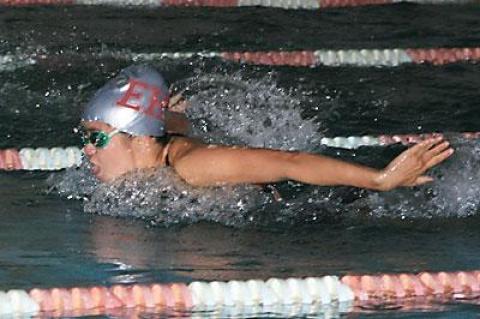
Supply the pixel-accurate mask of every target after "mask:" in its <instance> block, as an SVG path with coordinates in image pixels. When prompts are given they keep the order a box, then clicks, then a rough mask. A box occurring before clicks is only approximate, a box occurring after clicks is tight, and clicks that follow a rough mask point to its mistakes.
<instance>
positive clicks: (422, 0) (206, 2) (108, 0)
mask: <svg viewBox="0 0 480 319" xmlns="http://www.w3.org/2000/svg"><path fill="white" fill-rule="evenodd" d="M399 2H409V3H418V4H447V3H449V4H463V3H470V2H475V1H473V0H472V1H469V0H0V5H3V6H28V5H58V6H59V5H113V6H122V7H128V6H147V7H251V6H257V7H271V8H281V9H304V10H305V9H306V10H317V9H322V8H331V7H357V6H367V5H384V4H394V3H399Z"/></svg>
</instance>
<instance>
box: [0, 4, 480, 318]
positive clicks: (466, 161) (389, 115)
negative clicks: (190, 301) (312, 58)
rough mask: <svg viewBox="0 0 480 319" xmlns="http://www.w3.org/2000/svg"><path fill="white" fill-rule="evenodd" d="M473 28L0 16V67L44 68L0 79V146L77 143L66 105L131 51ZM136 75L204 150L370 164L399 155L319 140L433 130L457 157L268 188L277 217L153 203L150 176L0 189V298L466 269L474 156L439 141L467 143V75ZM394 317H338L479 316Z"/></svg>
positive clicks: (32, 12)
mask: <svg viewBox="0 0 480 319" xmlns="http://www.w3.org/2000/svg"><path fill="white" fill-rule="evenodd" d="M479 15H480V11H479V10H478V5H448V6H447V5H446V6H431V5H410V4H399V5H390V6H378V7H363V8H348V9H328V10H324V11H284V10H277V9H266V8H232V9H229V8H226V9H212V8H183V9H182V8H161V9H159V8H156V9H141V8H136V9H128V8H124V9H122V8H118V7H115V8H112V7H75V6H72V7H64V8H53V7H29V8H8V9H6V8H2V9H0V21H1V22H0V23H1V25H2V27H1V28H0V54H2V55H7V54H8V55H13V56H16V57H19V58H20V57H22V56H32V57H40V56H42V58H41V59H39V61H40V62H39V63H37V64H34V65H24V64H22V63H17V64H15V63H13V62H12V63H6V64H5V63H4V64H0V118H1V121H0V148H7V147H16V148H22V147H40V146H44V147H53V146H70V145H78V144H79V139H78V136H76V135H75V133H74V129H73V128H74V127H76V126H77V125H78V122H79V120H78V118H79V113H80V109H81V105H82V104H83V103H85V102H86V101H87V100H88V99H89V97H90V96H91V95H92V94H93V92H94V91H95V90H96V88H98V87H99V86H100V85H102V83H103V82H104V81H105V80H106V79H107V78H108V77H110V76H112V75H113V74H114V73H115V72H117V71H118V70H119V69H120V68H122V67H125V66H127V65H129V64H131V63H132V61H131V60H129V58H128V57H129V56H130V55H129V53H131V52H137V53H151V52H175V51H179V52H185V51H194V52H196V51H203V50H212V51H220V50H225V51H227V50H228V51H233V50H252V51H255V50H280V49H282V50H298V49H312V50H313V49H324V48H325V49H363V48H395V47H402V48H423V47H462V46H469V47H476V46H478V44H479V43H480V38H479V37H480V32H479V31H480V30H478V29H479V28H480V26H479V24H478V23H476V21H478V18H479V17H480V16H479ZM446 21H448V23H446ZM101 53H108V54H104V55H101ZM20 60H21V59H20ZM140 62H142V61H140ZM147 62H149V63H151V64H153V65H154V66H156V67H157V68H158V69H160V70H162V71H163V72H164V73H165V75H166V76H167V78H169V79H170V81H171V83H173V86H174V87H175V89H177V90H185V96H186V97H187V98H188V100H189V101H190V104H191V107H190V109H189V110H187V115H188V116H189V118H190V119H191V120H192V121H193V123H194V125H195V130H194V134H196V135H197V136H200V137H201V138H203V139H205V140H206V141H211V142H223V143H230V144H237V143H239V144H248V145H252V146H267V147H274V148H281V149H299V150H305V151H311V152H322V153H324V154H328V155H332V156H339V157H342V158H344V159H346V160H351V161H357V162H361V163H365V164H369V165H372V166H377V167H381V166H382V165H385V164H386V163H387V162H388V160H389V159H391V158H392V156H394V155H396V154H398V153H399V152H400V151H402V150H403V148H402V147H401V146H393V147H388V148H384V147H373V148H372V147H370V148H361V149H359V150H356V151H346V150H339V149H329V148H325V147H322V146H321V145H320V143H319V141H320V138H321V137H323V136H339V135H340V136H347V135H364V134H370V135H379V134H394V133H421V132H432V131H442V132H452V133H451V134H450V135H449V136H450V139H451V141H452V143H453V145H454V146H455V148H456V150H457V152H456V154H455V155H454V156H453V157H452V158H451V159H449V160H448V162H447V163H445V164H443V165H441V166H440V167H438V168H436V169H435V170H433V171H432V174H433V176H435V177H436V181H435V182H434V183H433V184H431V185H428V186H424V187H418V188H415V189H403V190H398V191H393V192H390V193H375V192H369V191H362V190H358V189H354V188H349V187H337V188H329V187H312V186H305V185H299V184H297V183H279V184H277V185H275V187H276V188H277V189H278V190H279V192H280V193H281V194H282V196H283V197H284V200H283V201H282V202H280V203H278V202H275V201H273V200H272V198H271V196H270V194H269V193H268V192H262V191H261V190H259V189H257V188H254V187H240V188H234V189H230V188H223V189H209V190H205V191H199V190H196V189H192V188H189V187H188V186H186V185H181V183H180V182H179V185H180V186H178V187H177V188H175V189H166V187H167V186H168V184H169V183H170V182H171V181H173V180H175V177H174V176H173V175H172V174H171V172H168V171H161V172H158V173H155V174H153V175H151V174H150V175H148V176H143V177H142V176H140V177H141V178H140V177H139V176H135V175H134V176H130V181H133V180H135V179H136V178H140V180H143V182H144V183H139V184H135V186H132V185H133V184H132V183H133V182H132V183H128V182H126V183H123V184H120V185H114V186H112V187H107V186H102V185H98V184H97V183H96V181H95V180H94V179H93V178H92V177H91V176H89V174H88V169H87V168H85V167H82V168H80V169H69V170H66V171H63V172H56V173H46V172H1V173H0V179H1V181H2V183H1V184H0V194H1V195H0V198H2V205H1V206H0V215H1V218H2V222H1V223H0V237H1V241H0V245H1V250H0V265H1V267H0V283H1V288H2V289H10V288H23V289H29V288H32V287H58V286H61V287H64V286H85V285H93V284H102V285H111V284H114V283H138V282H139V283H151V282H190V281H193V280H231V279H239V280H243V279H251V278H260V279H267V278H269V277H281V278H286V277H293V276H297V277H305V276H321V275H344V274H349V273H356V274H357V273H379V272H381V273H385V272H389V273H396V272H419V271H454V270H473V269H479V268H480V257H479V255H478V242H479V240H480V234H479V232H478V229H479V226H480V217H479V214H478V210H479V209H478V207H479V203H480V199H479V198H478V195H477V194H478V193H479V191H480V187H479V186H478V180H480V175H479V174H480V173H479V172H480V170H479V169H478V168H479V167H478V166H479V165H480V164H479V163H480V161H479V158H478V157H479V156H480V153H479V145H478V143H477V142H475V141H465V140H463V139H461V138H460V137H459V136H458V134H455V132H463V131H476V130H478V123H479V121H480V117H479V113H478V106H477V105H478V104H479V102H480V98H479V97H478V86H479V85H480V77H478V74H479V72H480V66H479V65H478V64H475V63H456V64H452V65H446V66H431V65H405V66H400V67H382V68H375V67H368V68H360V67H315V68H296V67H270V66H253V65H240V64H237V63H233V62H224V61H221V60H218V59H212V60H210V59H201V58H198V57H193V58H191V59H179V60H172V59H159V60H153V61H147ZM159 192H160V193H161V195H162V196H163V197H161V200H160V199H159ZM132 194H135V195H136V196H132ZM181 194H186V195H185V196H181ZM137 195H139V196H137ZM192 198H193V200H192ZM85 199H86V200H85ZM214 199H215V200H214ZM146 204H148V205H146ZM393 309H394V310H386V309H367V308H361V307H358V308H356V309H354V312H353V313H350V314H348V315H343V316H346V317H358V318H364V317H365V318H383V317H386V316H388V317H391V318H474V317H476V316H477V313H478V311H479V308H478V301H477V300H470V301H462V302H460V301H458V302H441V303H440V302H439V303H435V304H434V305H430V306H425V305H418V306H417V307H403V308H402V307H393ZM127 312H128V311H126V312H125V314H124V315H125V316H127V315H128V314H127ZM188 315H189V314H178V313H163V314H154V313H148V312H146V313H145V314H143V316H145V317H158V316H166V317H173V316H188ZM207 315H208V314H207ZM260 315H262V314H259V316H260ZM263 315H264V316H274V315H275V314H263ZM319 316H320V317H321V314H319Z"/></svg>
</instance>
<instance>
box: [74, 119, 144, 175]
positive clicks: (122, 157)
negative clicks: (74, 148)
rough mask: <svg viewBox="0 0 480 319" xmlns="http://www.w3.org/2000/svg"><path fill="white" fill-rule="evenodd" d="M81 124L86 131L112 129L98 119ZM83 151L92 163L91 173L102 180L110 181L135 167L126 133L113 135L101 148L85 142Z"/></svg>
mask: <svg viewBox="0 0 480 319" xmlns="http://www.w3.org/2000/svg"><path fill="white" fill-rule="evenodd" d="M82 126H83V127H84V130H85V131H86V132H87V133H92V132H95V131H103V132H105V133H111V132H112V131H114V128H113V127H112V126H110V125H108V124H105V123H103V122H100V121H91V122H83V123H82ZM83 151H84V153H85V155H86V156H87V157H88V159H89V161H90V163H91V165H92V174H93V175H95V176H96V177H97V178H98V179H99V180H100V181H102V182H110V181H112V180H114V179H115V178H117V177H119V176H121V175H123V174H125V173H127V172H129V171H131V170H133V169H134V168H135V161H134V157H133V152H132V148H131V138H130V137H129V136H128V135H127V134H123V133H118V134H115V135H113V136H112V137H111V139H110V141H109V143H108V144H107V145H106V146H105V147H103V148H100V147H95V146H94V145H93V144H87V145H85V146H84V148H83Z"/></svg>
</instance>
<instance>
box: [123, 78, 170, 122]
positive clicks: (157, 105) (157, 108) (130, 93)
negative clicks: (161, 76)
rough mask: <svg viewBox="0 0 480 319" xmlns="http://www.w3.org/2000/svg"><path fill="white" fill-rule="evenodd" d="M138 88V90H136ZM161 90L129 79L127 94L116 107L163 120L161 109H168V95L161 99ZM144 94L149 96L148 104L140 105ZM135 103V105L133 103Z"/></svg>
mask: <svg viewBox="0 0 480 319" xmlns="http://www.w3.org/2000/svg"><path fill="white" fill-rule="evenodd" d="M137 88H139V89H140V90H137ZM162 93H163V92H162V90H161V89H159V88H157V87H155V86H152V85H149V84H148V83H145V82H142V81H139V80H135V79H131V80H130V81H129V87H128V90H127V92H125V94H124V95H123V96H122V98H121V99H120V100H118V101H117V105H118V106H124V107H128V108H131V109H134V110H136V111H139V112H142V113H145V114H147V115H148V116H151V117H153V118H155V119H157V120H163V112H162V109H164V108H166V107H168V98H169V97H168V95H166V96H165V98H161V99H159V97H163V94H162ZM145 94H150V99H149V104H148V105H142V104H141V101H142V100H143V99H142V98H143V96H144V95H145ZM135 102H136V103H135Z"/></svg>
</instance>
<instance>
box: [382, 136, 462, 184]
mask: <svg viewBox="0 0 480 319" xmlns="http://www.w3.org/2000/svg"><path fill="white" fill-rule="evenodd" d="M452 154H453V149H452V148H451V147H450V144H449V143H448V142H447V141H444V140H443V137H435V138H429V139H426V140H425V141H423V142H421V143H419V144H417V145H415V146H413V147H411V148H409V149H408V150H406V151H404V152H403V153H401V154H400V155H399V156H397V157H396V158H395V159H394V160H393V161H392V162H390V164H388V166H387V167H386V168H385V169H383V170H381V171H380V172H379V175H378V177H377V179H376V183H377V184H378V189H379V190H382V191H388V190H391V189H394V188H396V187H402V186H417V185H422V184H425V183H428V182H431V181H433V178H432V177H430V176H426V175H424V173H425V172H426V171H427V170H428V169H429V168H431V167H433V166H435V165H437V164H439V163H441V162H443V161H444V160H445V159H447V158H448V157H449V156H450V155H452Z"/></svg>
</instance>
